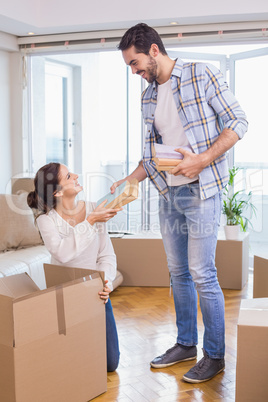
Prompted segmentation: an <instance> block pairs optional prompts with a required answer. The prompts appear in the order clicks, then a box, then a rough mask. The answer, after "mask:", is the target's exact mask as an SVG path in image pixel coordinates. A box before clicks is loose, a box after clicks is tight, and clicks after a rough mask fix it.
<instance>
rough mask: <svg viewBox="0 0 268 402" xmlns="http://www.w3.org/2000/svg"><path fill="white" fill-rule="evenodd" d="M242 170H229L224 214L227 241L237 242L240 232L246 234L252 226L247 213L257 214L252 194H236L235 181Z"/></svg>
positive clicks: (239, 192)
mask: <svg viewBox="0 0 268 402" xmlns="http://www.w3.org/2000/svg"><path fill="white" fill-rule="evenodd" d="M239 170H240V168H237V167H235V166H233V167H232V168H230V169H229V181H228V185H227V186H226V188H225V191H224V193H223V195H224V199H223V211H222V212H223V214H224V215H225V216H226V225H225V227H224V231H225V237H226V239H227V240H237V239H238V237H239V232H240V230H242V231H243V232H246V230H247V227H248V225H251V226H252V224H251V222H250V220H249V218H248V217H247V216H246V215H245V213H246V212H247V213H250V212H251V213H253V214H254V215H255V213H256V207H255V206H254V205H253V204H252V203H251V198H252V192H251V191H250V192H249V193H248V194H245V193H244V192H243V190H239V191H236V192H234V190H233V185H234V179H235V176H236V175H237V173H238V171H239Z"/></svg>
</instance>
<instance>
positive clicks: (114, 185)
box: [110, 178, 127, 194]
mask: <svg viewBox="0 0 268 402" xmlns="http://www.w3.org/2000/svg"><path fill="white" fill-rule="evenodd" d="M126 180H127V179H126V178H125V179H122V180H118V181H116V182H115V183H113V185H112V186H111V187H110V190H111V194H113V193H114V192H115V189H116V187H118V186H120V184H122V183H124V181H126Z"/></svg>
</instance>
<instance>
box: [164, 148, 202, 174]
mask: <svg viewBox="0 0 268 402" xmlns="http://www.w3.org/2000/svg"><path fill="white" fill-rule="evenodd" d="M175 151H177V152H180V153H181V154H182V155H183V160H182V162H180V163H179V164H178V165H177V166H176V167H175V168H173V169H171V170H170V171H169V173H170V174H173V175H174V176H178V175H179V174H182V175H183V176H185V177H189V179H192V178H193V177H195V176H198V175H199V173H200V172H202V170H203V169H204V168H205V164H204V161H203V158H202V154H200V155H198V154H194V153H193V152H189V151H186V150H185V149H183V148H177V149H175Z"/></svg>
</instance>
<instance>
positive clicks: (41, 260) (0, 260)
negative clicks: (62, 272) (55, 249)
mask: <svg viewBox="0 0 268 402" xmlns="http://www.w3.org/2000/svg"><path fill="white" fill-rule="evenodd" d="M50 260H51V255H50V253H49V252H48V251H47V249H46V247H45V246H40V245H39V246H35V247H28V248H24V249H21V250H12V251H7V252H6V253H0V277H2V276H10V275H15V274H21V273H23V272H27V274H29V276H30V277H31V278H32V280H33V281H34V282H35V283H36V284H37V286H38V287H39V288H40V289H45V288H46V280H45V274H44V268H43V264H45V263H46V264H50Z"/></svg>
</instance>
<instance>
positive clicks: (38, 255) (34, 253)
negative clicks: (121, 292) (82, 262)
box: [0, 192, 123, 289]
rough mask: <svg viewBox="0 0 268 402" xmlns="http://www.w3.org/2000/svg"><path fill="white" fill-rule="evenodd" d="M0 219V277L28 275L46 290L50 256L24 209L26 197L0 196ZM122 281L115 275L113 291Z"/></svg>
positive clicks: (30, 213)
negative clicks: (46, 267) (46, 273)
mask: <svg viewBox="0 0 268 402" xmlns="http://www.w3.org/2000/svg"><path fill="white" fill-rule="evenodd" d="M0 216H1V223H0V277H3V276H9V275H14V274H19V273H23V272H27V273H28V274H29V276H30V277H31V278H32V279H33V280H34V282H35V283H36V284H37V286H38V287H39V288H40V289H45V288H46V282H45V275H44V269H43V264H44V263H48V264H49V263H50V260H51V256H50V254H49V252H48V251H47V249H46V247H45V246H44V245H43V241H42V239H41V237H40V235H39V232H38V230H37V227H36V225H35V223H34V216H33V213H32V210H31V209H30V208H29V207H28V205H27V193H26V192H22V193H21V194H18V195H14V194H13V195H11V194H0ZM122 281H123V277H122V275H121V273H120V272H119V271H117V276H116V278H115V280H114V282H113V287H114V289H115V288H116V287H118V286H119V285H120V284H121V283H122Z"/></svg>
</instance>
